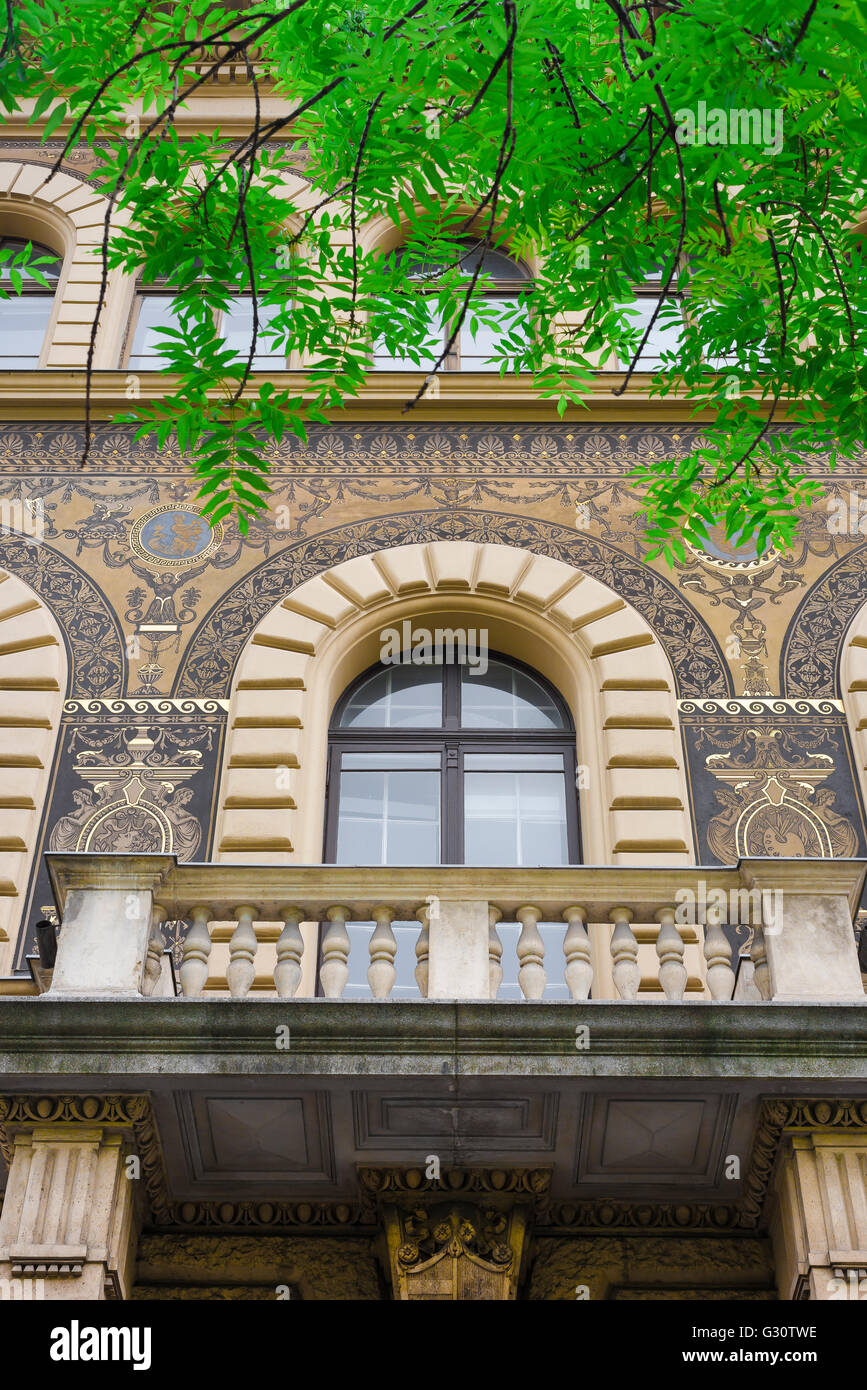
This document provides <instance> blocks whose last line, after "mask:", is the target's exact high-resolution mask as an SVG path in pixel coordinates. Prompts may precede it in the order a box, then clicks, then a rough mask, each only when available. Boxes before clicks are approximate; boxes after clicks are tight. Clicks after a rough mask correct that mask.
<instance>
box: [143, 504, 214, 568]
mask: <svg viewBox="0 0 867 1390" xmlns="http://www.w3.org/2000/svg"><path fill="white" fill-rule="evenodd" d="M222 539H223V528H222V526H221V525H220V523H219V522H218V523H217V525H216V526H215V527H214V528H213V529H212V528H211V526H210V525H209V523H208V520H207V518H206V517H203V516H202V515H201V514H200V513H199V512H197V511H194V510H193V508H192V507H177V506H175V504H174V503H172V502H168V503H166V504H165V505H164V506H162V507H154V508H153V509H152V510H151V511H149V512H145V514H144V516H140V517H139V519H138V521H137V522H136V523H135V525H134V526H133V528H132V531H131V532H130V537H129V543H130V546H131V548H132V549H133V550H134V551H135V553H136V555H140V556H141V558H142V559H143V560H147V561H148V563H149V564H152V565H168V566H171V567H172V568H173V569H184V568H186V566H188V565H194V564H196V562H197V561H199V560H203V559H204V558H205V557H206V556H207V555H211V554H212V553H213V551H215V550H216V549H217V548H218V546H219V545H220V542H221V541H222Z"/></svg>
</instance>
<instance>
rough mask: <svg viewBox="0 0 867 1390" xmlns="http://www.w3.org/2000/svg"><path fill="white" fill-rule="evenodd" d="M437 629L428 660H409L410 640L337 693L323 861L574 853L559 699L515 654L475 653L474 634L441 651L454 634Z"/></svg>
mask: <svg viewBox="0 0 867 1390" xmlns="http://www.w3.org/2000/svg"><path fill="white" fill-rule="evenodd" d="M445 631H446V632H448V633H449V635H450V636H451V633H452V630H448V629H447V630H445ZM436 636H437V630H436V629H434V630H433V631H432V632H431V633H430V637H431V643H430V645H431V657H432V659H431V661H430V663H426V664H422V665H413V664H411V658H412V657H413V655H418V654H419V652H418V647H417V646H414V648H413V650H412V651H404V652H402V653H400V655H399V657H398V661H397V662H396V664H393V665H378V666H377V667H375V668H374V669H373V670H372V671H368V672H367V673H366V674H365V675H364V676H362V677H361V678H360V679H359V680H358V681H356V682H355V683H354V684H353V685H352V686H351V687H350V688H349V690H348V691H347V692H346V693H345V694H344V696H343V697H342V699H341V700H340V701H339V703H338V705H337V708H336V710H335V713H334V719H333V721H332V730H331V736H330V745H331V747H330V753H329V758H330V768H329V808H328V817H327V821H328V823H327V831H326V856H325V857H326V860H328V861H330V862H334V863H340V864H369V865H375V864H413V865H427V864H480V865H499V864H502V865H510V866H522V865H523V866H539V865H558V864H560V865H562V864H570V863H576V862H577V860H578V812H577V805H578V802H577V794H576V790H575V734H574V731H573V726H572V721H571V719H570V716H569V712H568V710H567V708H566V705H565V704H564V702H563V700H562V699H561V698H560V696H559V695H558V694H557V692H556V691H554V690H553V689H552V687H550V686H549V685H548V683H547V682H546V681H544V680H543V679H542V677H541V676H538V675H537V674H536V673H535V672H532V671H530V670H528V669H527V668H526V667H524V666H523V665H522V664H521V663H520V662H516V661H513V660H510V659H509V658H507V657H501V656H496V657H495V656H491V657H490V658H487V656H486V655H485V656H484V658H483V657H482V654H481V652H479V651H478V650H477V649H476V648H474V647H473V645H472V642H473V636H471V635H470V634H467V635H466V640H465V648H464V652H465V655H466V656H467V660H463V661H459V660H451V661H450V660H448V656H449V655H455V654H456V653H457V652H459V651H460V647H459V642H460V638H457V639H456V640H455V641H453V642H452V645H451V646H450V647H449V646H447V645H446V643H445V642H441V643H440V644H439V648H438V645H437V642H436ZM470 657H474V662H473V663H472V664H471V661H470V659H469V658H470ZM443 658H445V659H443ZM475 658H477V659H475Z"/></svg>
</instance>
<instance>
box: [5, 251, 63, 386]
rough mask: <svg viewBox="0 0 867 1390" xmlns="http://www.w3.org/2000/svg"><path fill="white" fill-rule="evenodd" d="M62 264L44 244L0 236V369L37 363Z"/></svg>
mask: <svg viewBox="0 0 867 1390" xmlns="http://www.w3.org/2000/svg"><path fill="white" fill-rule="evenodd" d="M62 264H63V262H62V258H61V257H60V256H58V255H57V253H56V252H55V251H52V250H51V249H50V247H48V246H43V245H40V244H39V243H38V242H27V241H24V240H22V239H21V238H20V237H11V236H0V291H2V297H0V368H6V369H9V368H25V369H26V368H28V367H38V366H39V363H40V361H41V359H42V350H43V347H44V345H45V335H46V332H47V329H48V325H49V322H50V321H51V312H52V309H53V307H54V295H55V292H56V290H57V282H58V280H59V278H60V271H61V267H62ZM22 265H24V266H25V267H26V266H33V267H34V270H35V271H38V272H39V273H38V275H37V274H33V273H28V270H27V269H26V268H24V269H22Z"/></svg>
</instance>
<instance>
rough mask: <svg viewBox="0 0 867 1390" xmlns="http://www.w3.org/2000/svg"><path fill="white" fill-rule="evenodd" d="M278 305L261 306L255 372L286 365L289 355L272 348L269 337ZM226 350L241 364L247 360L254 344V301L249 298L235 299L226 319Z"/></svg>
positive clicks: (254, 362) (223, 329)
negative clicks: (268, 331) (269, 330)
mask: <svg viewBox="0 0 867 1390" xmlns="http://www.w3.org/2000/svg"><path fill="white" fill-rule="evenodd" d="M277 312H278V309H277V306H276V305H275V304H260V305H259V332H258V333H257V335H256V355H255V357H254V358H253V369H254V370H255V371H261V370H262V369H263V368H267V367H276V368H278V369H279V370H282V369H283V368H284V367H285V365H286V355H285V353H284V352H283V350H282V348H276V347H274V345H273V339H272V338H270V337H269V336H268V333H267V331H266V330H267V326H268V324H269V323H270V322H271V320H272V319H273V318H274V316H275V314H277ZM221 336H222V338H223V341H224V342H225V344H226V347H227V348H229V349H231V351H232V352H233V353H234V355H235V356H236V357H237V358H239V360H241V361H242V362H245V361H246V360H247V354H248V353H249V351H250V344H251V342H252V341H253V300H252V297H251V296H250V295H249V294H245V295H241V296H240V297H239V298H238V299H233V300H232V302H231V305H230V308H229V311H228V313H225V314H224V315H223V325H222V334H221Z"/></svg>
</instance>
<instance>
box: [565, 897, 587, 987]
mask: <svg viewBox="0 0 867 1390" xmlns="http://www.w3.org/2000/svg"><path fill="white" fill-rule="evenodd" d="M563 920H564V921H565V922H566V923H567V924H568V925H567V927H566V935H565V937H564V939H563V954H564V956H565V957H566V969H565V971H564V974H565V977H566V984H567V985H568V987H569V993H570V994H571V996H572V998H573V999H589V997H590V986H591V985H592V983H593V961H592V957H591V953H590V937H589V936H588V935H587V928H586V926H585V925H584V924H585V922H586V921H587V909H586V907H565V908H564V909H563Z"/></svg>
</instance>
